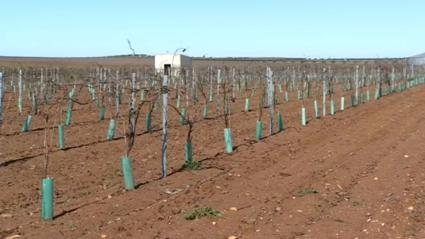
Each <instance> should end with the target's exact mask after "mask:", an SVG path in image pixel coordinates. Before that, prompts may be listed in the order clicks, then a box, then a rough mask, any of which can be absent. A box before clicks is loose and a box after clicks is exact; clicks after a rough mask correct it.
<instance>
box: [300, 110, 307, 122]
mask: <svg viewBox="0 0 425 239" xmlns="http://www.w3.org/2000/svg"><path fill="white" fill-rule="evenodd" d="M301 125H302V126H306V125H307V112H306V110H305V107H302V108H301Z"/></svg>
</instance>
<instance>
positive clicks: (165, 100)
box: [162, 75, 168, 177]
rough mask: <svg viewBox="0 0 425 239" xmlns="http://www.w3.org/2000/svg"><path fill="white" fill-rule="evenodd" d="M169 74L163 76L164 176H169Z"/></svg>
mask: <svg viewBox="0 0 425 239" xmlns="http://www.w3.org/2000/svg"><path fill="white" fill-rule="evenodd" d="M167 140H168V75H164V76H163V78H162V177H166V176H167Z"/></svg>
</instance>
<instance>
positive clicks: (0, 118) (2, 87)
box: [0, 72, 4, 127]
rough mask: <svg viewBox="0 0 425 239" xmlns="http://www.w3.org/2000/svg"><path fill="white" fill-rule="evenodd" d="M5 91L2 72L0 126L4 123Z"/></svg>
mask: <svg viewBox="0 0 425 239" xmlns="http://www.w3.org/2000/svg"><path fill="white" fill-rule="evenodd" d="M3 92H4V79H3V73H2V72H0V127H1V126H2V124H3V98H4V97H3Z"/></svg>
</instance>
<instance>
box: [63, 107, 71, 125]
mask: <svg viewBox="0 0 425 239" xmlns="http://www.w3.org/2000/svg"><path fill="white" fill-rule="evenodd" d="M71 122H72V107H70V106H68V108H67V109H66V120H65V125H66V126H70V125H71Z"/></svg>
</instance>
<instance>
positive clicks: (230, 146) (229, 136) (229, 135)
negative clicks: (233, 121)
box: [224, 128, 233, 154]
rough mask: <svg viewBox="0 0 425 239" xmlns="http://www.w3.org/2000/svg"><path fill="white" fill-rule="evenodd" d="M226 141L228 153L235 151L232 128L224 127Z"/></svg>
mask: <svg viewBox="0 0 425 239" xmlns="http://www.w3.org/2000/svg"><path fill="white" fill-rule="evenodd" d="M224 141H225V143H226V153H228V154H231V153H233V141H232V131H231V129H230V128H225V129H224Z"/></svg>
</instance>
